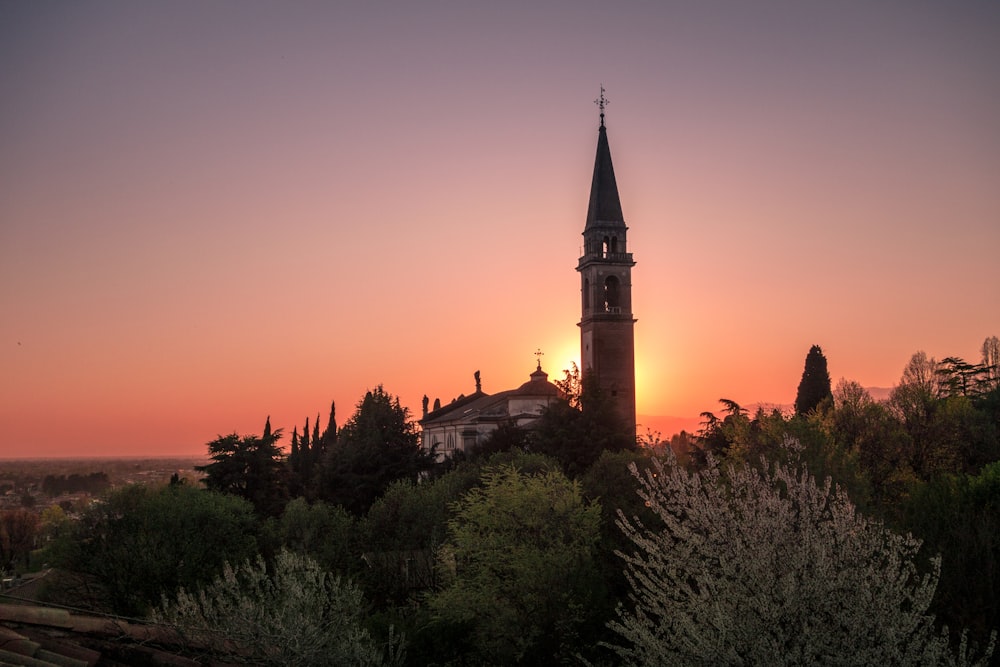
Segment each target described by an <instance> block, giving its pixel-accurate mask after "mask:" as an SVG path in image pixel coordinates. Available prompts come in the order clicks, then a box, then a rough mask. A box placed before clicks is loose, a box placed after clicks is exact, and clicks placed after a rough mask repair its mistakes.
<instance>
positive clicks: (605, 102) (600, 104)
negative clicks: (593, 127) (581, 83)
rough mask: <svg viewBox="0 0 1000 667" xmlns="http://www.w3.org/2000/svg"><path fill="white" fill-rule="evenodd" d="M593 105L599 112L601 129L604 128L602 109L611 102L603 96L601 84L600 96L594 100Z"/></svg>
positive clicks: (602, 85)
mask: <svg viewBox="0 0 1000 667" xmlns="http://www.w3.org/2000/svg"><path fill="white" fill-rule="evenodd" d="M594 104H596V105H597V108H598V109H600V110H601V127H604V107H606V106H608V105H609V104H611V100H609V99H608V98H606V97H605V96H604V84H603V83H602V84H601V96H600V97H598V98H597V99H596V100H594Z"/></svg>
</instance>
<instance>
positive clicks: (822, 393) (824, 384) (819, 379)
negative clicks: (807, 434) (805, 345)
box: [795, 345, 833, 415]
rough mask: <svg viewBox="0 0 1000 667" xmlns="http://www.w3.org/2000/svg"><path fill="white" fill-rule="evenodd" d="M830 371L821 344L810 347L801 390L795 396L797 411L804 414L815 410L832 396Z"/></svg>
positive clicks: (800, 383)
mask: <svg viewBox="0 0 1000 667" xmlns="http://www.w3.org/2000/svg"><path fill="white" fill-rule="evenodd" d="M832 396H833V392H831V391H830V373H829V372H828V371H827V369H826V357H825V356H823V349H822V348H821V347H820V346H819V345H813V346H812V347H811V348H809V354H807V355H806V367H805V370H803V371H802V380H801V381H800V382H799V391H798V393H797V394H796V396H795V413H796V414H799V415H804V414H806V413H808V412H811V411H812V410H815V409H816V408H817V407H818V406H819V404H820V403H822V402H823V400H824V399H826V398H831V397H832Z"/></svg>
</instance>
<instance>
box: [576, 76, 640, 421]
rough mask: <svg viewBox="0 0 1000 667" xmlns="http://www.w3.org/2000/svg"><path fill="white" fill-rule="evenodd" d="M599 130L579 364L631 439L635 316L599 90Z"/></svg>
mask: <svg viewBox="0 0 1000 667" xmlns="http://www.w3.org/2000/svg"><path fill="white" fill-rule="evenodd" d="M595 101H596V102H597V106H598V107H599V108H600V110H601V126H600V127H599V128H598V133H597V159H596V160H595V162H594V180H593V183H592V184H591V187H590V206H589V208H588V209H587V224H586V226H585V227H584V229H583V256H582V257H580V261H579V263H578V264H577V267H576V270H577V271H579V272H580V282H581V285H580V293H581V296H582V303H581V310H580V324H579V326H580V363H581V370H582V371H583V374H584V377H591V378H593V379H596V381H597V383H598V386H600V388H601V389H602V390H603V391H604V392H605V395H606V396H607V397H608V398H609V399H610V401H611V404H612V405H613V406H614V408H615V410H616V412H617V413H618V415H619V417H620V418H621V420H622V424H623V425H624V427H625V428H626V430H627V432H628V434H629V436H630V437H631V438H634V437H635V338H634V326H635V321H636V320H635V317H634V316H633V314H632V267H633V266H635V261H634V260H633V259H632V253H630V252H629V251H628V245H627V243H626V236H627V234H628V227H626V226H625V217H624V216H623V215H622V204H621V200H620V199H619V198H618V184H617V183H616V182H615V170H614V167H612V166H611V149H610V147H609V146H608V131H607V128H605V127H604V107H605V106H607V103H608V101H607V99H606V98H605V97H604V86H601V96H600V98H598V99H597V100H595Z"/></svg>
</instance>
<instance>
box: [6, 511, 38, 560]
mask: <svg viewBox="0 0 1000 667" xmlns="http://www.w3.org/2000/svg"><path fill="white" fill-rule="evenodd" d="M38 524H39V520H38V515H37V514H35V513H34V512H32V511H30V510H26V509H16V510H4V511H2V512H0V571H5V570H12V569H14V567H15V566H18V565H21V566H25V567H26V566H28V565H29V563H28V557H29V555H30V554H31V550H32V549H33V548H34V546H35V538H36V537H37V536H38Z"/></svg>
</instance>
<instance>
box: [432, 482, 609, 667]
mask: <svg viewBox="0 0 1000 667" xmlns="http://www.w3.org/2000/svg"><path fill="white" fill-rule="evenodd" d="M600 511H601V510H600V506H599V505H597V504H588V503H587V502H585V501H584V499H583V495H582V493H581V490H580V486H579V484H578V483H577V482H571V481H570V480H569V479H567V478H566V476H565V475H563V474H562V473H560V472H558V471H550V472H548V473H543V474H536V475H531V474H524V473H522V472H521V471H519V470H518V469H517V468H516V467H514V466H501V467H498V468H490V469H488V470H487V471H486V472H485V473H484V476H483V485H482V486H481V487H475V488H473V489H471V490H470V491H469V492H468V493H467V494H466V495H465V496H464V497H463V498H462V500H461V501H460V502H459V503H458V505H457V507H456V514H455V517H454V519H452V520H451V521H450V522H449V540H448V542H447V543H446V544H445V545H444V546H443V547H442V548H441V550H440V562H441V564H442V567H443V568H444V571H445V573H446V574H445V575H444V576H445V577H446V578H447V581H446V584H445V586H444V587H443V588H442V589H441V590H440V591H439V592H438V593H437V594H435V595H434V596H433V597H432V598H431V600H430V605H431V609H432V610H433V611H434V612H435V613H436V614H437V615H438V617H439V618H440V619H442V620H443V621H445V622H447V623H451V624H453V625H458V626H461V627H465V628H467V629H468V630H469V633H470V638H471V645H470V647H471V650H472V651H473V652H474V653H475V655H474V656H473V657H472V658H471V659H472V660H474V661H475V662H476V664H505V665H507V664H515V663H522V664H546V665H547V664H554V663H557V662H558V661H559V660H563V659H568V658H569V657H571V656H572V655H573V654H574V653H576V652H577V651H578V650H579V647H578V643H579V639H580V637H579V635H578V631H579V628H580V627H581V625H582V623H583V622H584V621H585V620H586V618H587V613H588V610H589V609H590V608H591V604H590V601H591V598H592V596H593V594H594V590H593V589H594V587H595V585H597V577H596V572H595V568H594V554H595V548H596V542H597V540H598V535H599V530H600V526H599V525H600Z"/></svg>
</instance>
